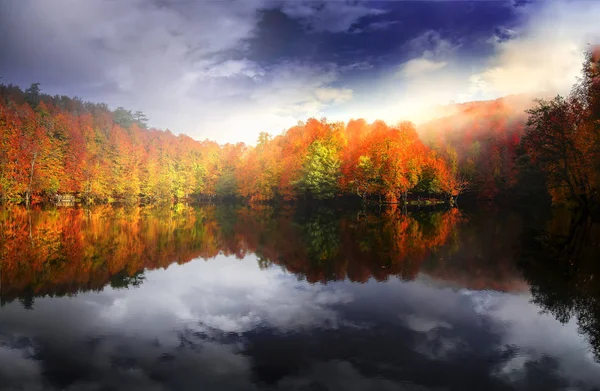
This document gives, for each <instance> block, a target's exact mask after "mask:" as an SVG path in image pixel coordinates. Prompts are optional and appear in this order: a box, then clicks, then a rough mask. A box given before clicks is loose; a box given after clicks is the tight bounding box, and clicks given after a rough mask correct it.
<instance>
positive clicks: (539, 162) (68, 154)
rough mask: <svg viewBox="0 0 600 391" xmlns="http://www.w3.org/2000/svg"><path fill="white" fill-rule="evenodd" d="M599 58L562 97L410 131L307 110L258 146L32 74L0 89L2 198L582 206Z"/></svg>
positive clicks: (594, 192) (521, 101) (472, 106)
mask: <svg viewBox="0 0 600 391" xmlns="http://www.w3.org/2000/svg"><path fill="white" fill-rule="evenodd" d="M599 62H600V55H599V54H598V53H596V54H595V55H592V54H591V53H589V54H588V56H587V60H586V62H585V63H584V66H583V72H582V77H581V79H580V80H579V81H578V83H577V84H576V85H575V86H574V87H573V90H572V92H571V93H570V94H569V95H568V96H566V97H560V96H558V97H556V98H554V99H551V100H537V101H535V102H534V101H533V100H532V99H526V98H524V97H519V96H516V97H505V98H501V99H498V100H495V101H484V102H471V103H466V104H460V105H454V106H453V107H452V110H450V111H449V112H448V113H447V115H443V116H441V117H439V118H437V119H435V120H432V121H430V122H428V123H425V124H422V125H420V126H419V127H416V126H415V125H413V124H412V123H410V122H400V123H398V124H396V125H390V124H386V123H384V122H382V121H375V122H373V123H367V122H366V121H365V120H362V119H357V120H350V121H349V122H347V123H341V122H328V121H327V120H326V119H320V120H318V119H314V118H311V119H308V120H307V121H306V122H300V123H298V124H297V125H296V126H293V127H291V128H289V129H288V130H286V131H284V132H283V133H282V134H280V135H277V136H271V135H270V134H268V133H261V134H260V136H259V138H258V140H257V143H256V146H247V145H244V144H243V143H238V144H226V145H219V144H217V143H215V142H212V141H209V140H205V141H201V142H200V141H196V140H194V139H192V138H190V137H188V136H185V135H174V134H173V133H171V132H170V131H169V130H166V131H163V130H157V129H149V128H148V127H147V118H146V117H145V115H144V114H143V113H142V112H139V111H137V112H132V111H129V110H126V109H124V108H122V107H119V108H117V109H116V110H110V109H109V108H108V106H107V105H105V104H97V103H89V102H83V101H81V100H80V99H77V98H69V97H66V96H49V95H46V94H43V93H41V90H40V85H39V84H37V83H35V84H32V85H31V87H29V88H28V89H26V90H25V91H23V90H22V89H20V88H19V87H17V86H14V85H0V128H1V129H2V132H1V133H0V200H2V201H3V202H9V203H27V204H29V203H39V202H53V201H60V200H61V199H64V198H65V197H66V198H67V199H74V200H77V201H81V202H84V203H106V202H115V201H120V202H143V203H152V202H158V201H177V200H183V201H198V200H202V199H214V198H219V199H243V200H247V201H249V202H252V203H256V202H265V201H271V200H293V199H328V198H334V197H339V196H354V197H356V198H358V197H360V198H362V199H363V200H366V201H373V202H387V203H397V202H404V203H406V202H407V201H408V200H409V199H412V200H413V201H414V200H418V202H420V201H421V200H424V202H429V201H432V200H434V201H436V202H437V201H439V200H449V201H450V202H454V201H456V199H457V198H458V196H459V195H460V194H461V193H463V192H466V191H468V192H470V193H473V194H474V195H476V196H477V197H478V198H480V199H487V200H494V199H506V198H511V199H520V198H524V197H525V198H527V197H533V198H535V199H537V200H545V199H548V200H549V201H551V202H553V203H554V204H567V205H571V206H582V207H587V206H589V205H591V204H592V203H593V201H594V200H597V199H598V189H599V188H600V122H599V121H600V83H599V80H600V76H599V69H600V68H599V66H598V63H599ZM526 109H527V110H526ZM525 110H526V111H525Z"/></svg>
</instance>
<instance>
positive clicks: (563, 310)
mask: <svg viewBox="0 0 600 391" xmlns="http://www.w3.org/2000/svg"><path fill="white" fill-rule="evenodd" d="M525 221H529V224H527V225H526V226H525V228H524V230H523V235H522V243H521V246H520V251H519V255H518V260H519V266H520V268H521V269H522V271H523V275H524V277H525V278H526V279H527V281H528V282H529V284H530V286H531V293H532V295H533V302H534V303H535V304H537V305H538V306H540V307H541V308H543V309H544V310H545V311H547V312H550V313H551V314H553V315H554V316H555V317H556V318H557V319H558V320H559V321H561V322H563V323H566V322H568V321H569V320H570V319H571V318H572V317H575V318H576V319H577V324H578V326H579V330H580V333H581V334H583V335H585V336H586V337H587V338H588V340H589V342H590V345H591V347H592V349H593V351H594V355H595V357H596V359H597V360H600V281H599V279H598V277H597V276H598V275H599V272H600V262H599V260H600V223H599V222H598V221H597V219H596V218H594V217H592V216H589V215H580V214H579V215H577V214H572V213H569V212H568V211H564V210H558V211H556V212H555V213H554V215H553V216H550V217H546V218H545V219H542V220H536V219H533V218H531V219H528V220H525Z"/></svg>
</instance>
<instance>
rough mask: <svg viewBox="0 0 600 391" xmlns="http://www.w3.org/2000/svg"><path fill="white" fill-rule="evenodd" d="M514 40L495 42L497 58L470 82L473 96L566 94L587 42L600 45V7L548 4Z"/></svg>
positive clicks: (587, 3) (579, 3)
mask: <svg viewBox="0 0 600 391" xmlns="http://www.w3.org/2000/svg"><path fill="white" fill-rule="evenodd" d="M536 10H537V11H539V12H536V13H535V14H532V15H529V16H528V17H529V23H528V24H527V25H526V27H525V28H524V29H523V31H521V32H519V34H516V33H515V32H514V31H510V35H512V36H514V37H513V39H509V40H503V41H500V42H498V41H496V42H495V43H494V44H495V47H496V54H495V55H494V56H492V58H491V59H490V60H489V62H488V65H487V66H486V68H485V69H483V70H482V71H481V72H478V73H476V74H474V75H473V76H472V77H471V78H470V79H469V81H470V91H471V92H480V93H483V94H485V95H487V96H494V97H495V96H500V95H507V94H517V93H540V92H560V93H565V92H568V91H569V89H570V88H571V86H572V85H573V83H574V82H575V81H576V78H577V76H579V75H580V71H581V64H582V62H583V52H584V51H585V50H586V49H587V44H588V43H594V42H598V41H600V23H598V15H600V3H598V2H595V1H553V2H547V3H544V4H543V5H542V7H541V9H539V10H538V9H537V8H536Z"/></svg>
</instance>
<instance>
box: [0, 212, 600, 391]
mask: <svg viewBox="0 0 600 391" xmlns="http://www.w3.org/2000/svg"><path fill="white" fill-rule="evenodd" d="M0 224H1V226H0V231H1V233H0V235H1V236H0V244H1V247H0V251H1V252H0V255H1V256H2V274H1V282H2V286H1V293H2V295H1V302H2V307H1V309H0V389H2V390H121V389H123V390H253V389H271V390H344V391H347V390H461V391H462V390H544V391H546V390H592V389H598V387H600V364H599V363H598V361H597V360H598V359H600V281H598V280H599V277H600V274H599V273H598V271H599V269H600V248H599V240H598V239H599V238H600V225H598V224H596V223H594V222H593V221H592V220H591V219H590V218H579V219H578V218H575V217H573V216H570V215H569V214H567V213H565V212H561V211H555V212H554V213H551V214H533V213H530V214H529V215H523V214H519V213H517V212H515V211H507V210H493V209H491V210H488V209H484V210H481V209H478V210H470V211H469V210H463V211H459V210H458V209H443V208H442V209H421V210H417V209H415V210H409V211H408V213H402V211H400V210H394V209H384V210H379V209H376V210H372V211H361V210H345V211H344V210H332V209H312V210H293V209H285V208H283V209H278V210H276V209H273V208H270V207H262V208H259V209H250V208H248V207H236V206H204V207H195V208H194V207H188V206H183V205H177V206H174V207H170V208H159V207H147V208H146V207H145V208H137V207H136V208H127V207H121V208H119V207H114V208H113V207H108V206H101V207H96V208H92V209H81V208H60V209H47V210H41V209H34V210H32V211H30V212H28V211H26V210H25V209H20V208H9V209H4V210H0Z"/></svg>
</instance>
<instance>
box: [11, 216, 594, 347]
mask: <svg viewBox="0 0 600 391" xmlns="http://www.w3.org/2000/svg"><path fill="white" fill-rule="evenodd" d="M0 213H1V214H0V231H1V234H0V241H1V243H0V251H1V254H0V255H1V259H2V274H1V282H2V298H1V299H2V303H7V302H11V301H14V300H19V301H20V302H21V303H22V304H23V306H24V307H25V308H33V307H34V306H35V299H36V298H37V297H43V296H64V295H75V294H77V293H78V292H82V291H90V290H95V291H99V290H102V289H103V288H104V287H105V286H109V285H110V286H111V287H112V288H115V289H124V288H128V287H135V286H138V285H140V284H143V283H144V279H145V277H144V271H145V270H152V269H157V268H167V267H168V266H169V265H170V264H172V263H175V262H176V263H186V262H189V261H191V260H193V259H196V258H202V259H204V260H208V259H212V258H215V257H216V256H217V255H219V254H224V255H229V256H235V257H237V258H239V259H242V258H244V257H246V256H247V254H250V253H251V254H255V255H256V257H257V259H258V262H259V265H260V266H261V267H262V268H269V267H282V268H284V269H285V270H286V271H288V272H290V273H293V274H294V275H296V276H297V277H298V278H299V279H303V280H306V281H308V282H310V283H327V282H329V281H338V280H349V281H352V282H357V283H363V282H366V281H368V280H369V279H375V280H377V281H383V280H386V279H389V278H390V277H396V278H400V279H403V280H413V279H416V278H429V279H431V280H432V281H436V282H440V281H441V282H443V283H444V284H449V285H453V286H456V287H458V288H463V287H465V288H468V289H490V290H497V291H524V290H526V289H527V284H526V283H525V282H524V281H523V279H522V277H521V274H520V272H519V269H518V268H517V265H518V267H519V268H520V269H522V271H523V276H524V277H525V279H526V280H527V282H528V283H529V284H530V286H531V292H532V295H533V300H534V302H535V303H536V304H537V305H539V306H541V307H542V308H544V309H546V310H547V311H549V312H551V313H552V314H554V315H555V316H556V317H557V318H558V319H560V320H561V321H563V322H565V321H568V320H569V319H570V318H571V317H572V316H575V317H576V318H577V320H578V324H579V327H580V331H581V332H582V333H583V334H585V335H587V336H588V338H589V340H590V342H591V344H592V345H593V348H594V349H595V353H596V355H597V356H598V355H600V347H599V345H600V305H599V304H598V298H599V297H600V286H599V283H598V281H597V280H598V279H597V278H595V276H596V275H597V271H598V268H599V267H600V266H599V264H598V262H597V259H600V256H599V255H600V252H599V251H598V250H599V249H598V246H599V238H600V228H599V225H598V224H597V223H595V222H594V221H593V220H592V219H591V218H590V217H581V216H580V217H574V216H570V215H568V214H565V213H562V214H561V213H556V215H555V216H554V217H553V218H544V219H534V218H532V216H525V217H522V216H519V215H518V214H515V213H506V212H505V211H486V212H485V213H482V212H481V211H479V212H477V213H461V212H460V211H459V210H458V209H456V208H454V209H439V210H426V211H423V210H421V211H419V210H413V211H409V212H408V213H402V211H400V210H398V209H395V208H393V207H391V208H388V209H385V210H383V211H381V212H380V211H375V212H367V211H364V210H363V211H341V210H334V209H327V208H320V209H316V210H311V211H310V213H307V212H306V211H300V210H294V209H291V208H273V207H270V206H260V207H254V208H250V207H247V206H232V205H221V206H214V205H213V206H203V207H190V206H185V205H175V206H172V207H166V208H160V207H110V206H99V207H95V208H92V209H82V208H60V209H47V210H44V209H40V208H38V209H32V210H30V211H28V210H26V209H23V208H9V209H4V210H2V211H1V212H0ZM515 260H517V261H518V263H515Z"/></svg>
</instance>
